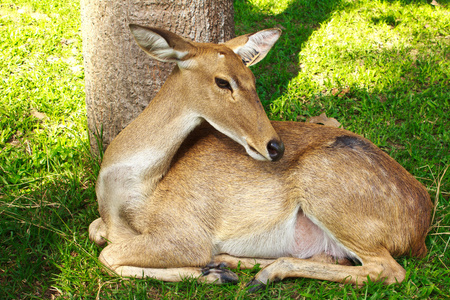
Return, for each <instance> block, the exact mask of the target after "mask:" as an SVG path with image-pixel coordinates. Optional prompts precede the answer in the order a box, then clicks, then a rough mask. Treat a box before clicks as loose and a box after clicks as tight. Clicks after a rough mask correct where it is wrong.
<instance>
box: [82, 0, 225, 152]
mask: <svg viewBox="0 0 450 300" xmlns="http://www.w3.org/2000/svg"><path fill="white" fill-rule="evenodd" d="M233 17H234V10H233V1H232V0H192V1H190V0H128V1H119V0H116V1H112V0H81V31H82V37H83V54H84V65H85V82H86V83H85V85H86V87H85V89H86V106H87V117H88V127H89V132H90V133H89V135H90V140H91V149H92V151H93V152H94V153H97V154H98V153H99V147H98V146H99V144H98V141H102V142H103V145H102V147H103V150H105V149H106V147H107V145H109V143H110V142H111V141H112V139H113V138H114V137H115V136H116V135H117V134H118V133H119V132H120V131H121V130H122V129H123V128H125V126H127V125H128V124H129V123H130V122H131V121H132V120H133V119H134V118H136V117H137V116H138V115H139V114H140V113H141V112H142V110H144V108H145V107H146V106H147V105H148V103H149V102H150V100H151V99H152V98H153V97H154V96H155V95H156V93H157V92H158V91H159V89H160V88H161V86H162V84H163V83H164V82H165V80H166V78H167V76H168V75H169V74H170V72H171V70H172V68H173V65H171V64H169V63H160V62H157V61H155V60H152V59H150V57H149V56H147V55H146V54H145V53H144V51H142V50H141V49H140V48H139V47H138V46H137V44H136V43H135V41H134V39H133V37H132V36H131V34H130V30H129V29H128V24H129V23H135V24H139V25H144V26H153V27H159V28H164V29H167V30H170V31H172V32H175V33H177V34H179V35H181V36H183V37H186V38H190V39H192V40H195V41H197V42H215V43H217V42H223V41H226V40H228V39H230V38H233V37H234V20H233ZM101 130H102V131H103V137H102V138H100V139H98V136H97V137H96V136H95V135H94V134H95V133H100V131H101Z"/></svg>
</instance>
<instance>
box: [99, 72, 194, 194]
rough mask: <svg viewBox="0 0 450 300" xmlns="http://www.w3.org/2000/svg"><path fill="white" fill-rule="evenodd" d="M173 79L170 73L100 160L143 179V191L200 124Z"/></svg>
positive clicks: (150, 185)
mask: <svg viewBox="0 0 450 300" xmlns="http://www.w3.org/2000/svg"><path fill="white" fill-rule="evenodd" d="M176 75H177V74H175V76H176ZM178 75H179V74H178ZM174 79H176V78H174V74H172V75H171V76H170V77H169V79H168V80H167V81H166V84H165V85H164V86H163V88H162V89H161V91H160V92H159V93H158V94H157V96H156V97H155V98H154V99H153V100H152V101H151V102H150V104H149V106H148V107H147V108H146V109H145V110H144V111H143V112H142V113H141V114H140V115H139V116H138V117H137V118H136V119H135V120H134V121H133V122H132V123H131V124H130V125H128V126H127V127H126V128H125V129H124V130H123V131H122V132H121V133H120V134H119V135H118V136H117V137H116V138H115V139H114V141H113V142H112V143H111V145H110V146H109V147H108V149H107V151H106V153H105V157H104V160H103V165H102V168H105V167H106V168H107V167H109V166H119V165H120V166H125V167H126V168H127V169H132V170H133V171H132V173H133V175H134V176H138V177H141V178H142V177H144V178H145V182H147V183H148V184H149V186H148V187H147V188H146V189H147V191H148V190H152V189H153V187H154V185H156V183H157V182H158V181H159V180H160V179H161V177H162V176H164V174H165V173H166V172H167V170H168V169H169V167H170V163H171V161H172V158H173V157H174V155H175V153H176V152H177V150H178V149H179V147H180V145H181V143H182V142H183V141H184V140H185V139H186V137H187V136H188V135H189V133H190V132H191V131H192V130H193V129H194V128H195V127H196V126H197V125H199V123H200V122H201V119H200V118H199V117H198V116H197V115H196V114H195V113H194V112H193V111H191V110H189V109H188V108H187V105H184V103H185V102H186V97H188V95H185V94H184V93H183V86H182V85H180V84H177V81H176V80H174ZM184 88H185V87H184ZM144 178H142V179H144Z"/></svg>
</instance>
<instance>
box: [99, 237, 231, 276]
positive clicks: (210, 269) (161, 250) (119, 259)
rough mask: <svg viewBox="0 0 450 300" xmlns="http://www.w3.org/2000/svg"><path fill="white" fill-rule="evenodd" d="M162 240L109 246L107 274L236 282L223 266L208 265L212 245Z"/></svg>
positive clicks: (139, 239)
mask: <svg viewBox="0 0 450 300" xmlns="http://www.w3.org/2000/svg"><path fill="white" fill-rule="evenodd" d="M188 241H189V242H186V239H184V238H172V239H171V238H170V237H165V238H158V237H157V236H156V237H155V236H152V235H150V234H141V235H136V236H134V237H133V238H130V239H127V240H125V241H122V242H119V243H112V244H109V245H108V246H107V247H105V249H103V251H102V252H101V253H100V257H99V260H100V261H101V262H102V263H103V265H105V267H106V268H107V271H108V272H109V273H111V274H116V275H119V276H124V277H137V278H143V277H151V278H154V279H158V280H163V281H172V282H173V281H181V280H183V278H191V277H192V278H198V279H199V281H202V282H207V283H218V284H221V283H235V282H237V281H238V277H237V275H236V274H234V273H233V272H231V271H229V270H227V269H224V268H223V267H222V266H208V263H209V262H210V261H211V257H212V254H211V248H212V247H211V246H210V245H209V244H208V243H207V242H205V241H202V240H201V239H199V240H195V241H192V239H191V240H188Z"/></svg>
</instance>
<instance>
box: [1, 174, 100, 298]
mask: <svg viewBox="0 0 450 300" xmlns="http://www.w3.org/2000/svg"><path fill="white" fill-rule="evenodd" d="M94 197H95V196H94V188H93V187H87V188H86V187H85V186H84V185H83V184H82V183H81V182H80V178H78V176H76V175H75V176H74V175H70V176H64V175H62V176H58V178H57V179H56V180H55V181H48V182H47V183H45V184H41V185H40V186H39V187H38V188H36V190H34V191H32V192H30V193H29V194H25V195H23V196H19V197H15V199H13V196H4V197H3V198H2V199H1V200H2V201H1V202H0V237H1V239H0V295H2V297H5V298H6V299H18V298H20V299H22V298H28V297H30V295H33V296H34V297H38V298H40V297H42V298H52V297H53V296H57V295H58V294H59V292H58V291H57V289H55V288H53V286H54V285H55V279H56V277H58V274H59V273H60V272H61V270H64V269H68V270H70V266H69V261H70V260H76V257H77V256H78V255H79V253H80V252H81V250H80V249H79V248H80V247H79V245H80V244H86V243H87V242H88V234H87V226H89V222H90V221H91V220H92V219H93V218H94V216H95V215H96V214H97V205H96V203H94V202H93V201H92V199H94ZM8 198H9V199H8ZM5 298H3V299H5Z"/></svg>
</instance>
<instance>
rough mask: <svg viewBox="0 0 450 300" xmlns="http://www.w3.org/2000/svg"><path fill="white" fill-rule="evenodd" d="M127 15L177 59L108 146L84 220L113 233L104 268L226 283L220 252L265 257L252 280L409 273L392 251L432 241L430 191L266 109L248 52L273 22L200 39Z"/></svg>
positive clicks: (391, 277)
mask: <svg viewBox="0 0 450 300" xmlns="http://www.w3.org/2000/svg"><path fill="white" fill-rule="evenodd" d="M130 28H131V32H132V34H133V35H134V37H135V39H136V41H137V43H138V44H139V46H140V47H141V48H142V49H143V50H144V51H145V52H147V53H148V54H149V55H150V56H152V57H153V58H155V59H157V60H160V61H172V62H176V67H175V68H174V70H173V72H172V74H171V75H170V76H169V78H168V79H167V81H166V83H165V84H164V86H163V87H162V89H161V90H160V92H159V93H158V94H157V96H156V97H155V98H154V99H153V100H152V101H151V102H150V104H149V106H148V107H147V108H146V109H145V110H144V111H143V113H142V114H141V115H139V117H138V118H137V119H136V120H134V121H133V122H132V123H131V124H130V125H129V126H127V127H126V128H125V129H124V130H123V131H122V132H121V133H120V134H119V135H118V136H117V137H116V138H115V139H114V140H113V142H112V143H111V145H110V146H109V147H108V148H107V150H106V152H105V155H104V159H103V163H102V166H101V171H100V174H99V177H98V182H97V186H96V192H97V197H98V204H99V211H100V216H101V218H99V219H97V220H95V221H94V222H92V224H91V225H90V227H89V234H90V238H91V239H92V240H93V241H95V242H96V243H97V244H99V245H102V244H104V243H105V242H106V241H107V242H108V246H106V247H105V248H104V249H103V251H102V252H101V254H100V257H99V259H100V261H101V262H102V263H103V264H104V265H105V266H106V267H107V268H108V270H110V272H112V273H115V274H118V275H122V276H127V277H128V276H130V277H153V278H157V279H160V280H164V281H180V280H182V279H183V278H185V277H198V278H199V280H201V281H203V282H211V283H212V282H215V283H225V282H235V281H237V279H238V278H237V276H236V275H235V274H234V273H233V272H231V271H230V270H228V269H226V268H224V267H223V266H228V267H230V268H235V267H236V266H237V265H238V263H239V262H240V266H241V268H251V267H253V265H254V264H256V263H258V264H260V266H261V267H262V269H261V271H260V272H259V273H257V274H256V276H255V278H254V280H252V282H251V284H252V285H254V286H255V287H258V286H259V287H260V286H263V285H264V284H267V283H268V282H271V281H274V280H279V279H283V278H285V277H308V278H316V279H322V280H331V281H336V282H347V283H353V284H358V285H360V284H362V283H364V282H365V281H367V280H368V278H370V279H371V280H373V281H376V280H383V281H384V282H385V283H387V284H391V283H395V282H401V281H402V280H403V279H404V277H405V270H404V269H403V267H402V266H400V265H399V264H398V263H397V262H396V261H395V260H394V258H393V257H396V256H402V255H412V256H418V257H421V256H423V255H425V254H426V251H427V248H426V246H425V237H426V234H427V231H428V227H429V223H430V212H431V208H432V203H431V201H430V198H429V195H428V193H427V191H426V189H425V188H424V187H423V186H422V185H421V184H420V183H419V182H418V181H417V180H416V179H415V178H414V177H413V176H412V175H410V174H409V173H408V172H407V171H406V170H405V169H403V168H402V167H401V166H400V165H399V164H398V163H397V162H395V161H394V160H393V159H392V158H390V157H389V156H388V155H387V154H385V153H384V152H383V151H381V150H380V149H379V148H377V147H376V146H375V145H374V144H372V143H371V142H370V141H368V140H366V139H365V138H363V137H361V136H359V135H356V134H354V133H351V132H349V131H346V130H343V129H338V128H331V127H326V126H320V125H314V124H304V123H295V122H270V121H269V120H268V118H267V116H266V114H265V112H264V110H263V107H262V105H261V103H260V100H259V98H258V96H257V93H256V90H255V78H254V76H253V74H252V72H251V71H250V69H249V68H248V66H251V65H253V64H256V63H257V62H259V61H260V60H261V59H263V58H264V57H265V56H266V54H267V52H268V51H269V50H270V48H271V47H272V46H273V44H274V43H275V42H276V40H277V39H278V37H279V36H280V34H281V32H280V30H278V29H269V30H264V31H260V32H257V33H255V34H251V35H244V36H240V37H237V38H235V39H232V40H230V41H228V42H226V43H224V44H207V43H196V42H191V41H187V40H185V39H183V38H181V37H179V36H177V35H175V34H173V33H171V32H168V31H165V30H162V29H156V28H146V27H142V26H138V25H130ZM200 124H203V125H202V126H199V125H200ZM282 141H283V142H284V144H283V142H282ZM284 145H285V146H286V153H284V147H285V146H284ZM283 154H284V156H283ZM346 259H351V260H353V261H356V262H359V265H356V266H354V265H348V264H347V263H346ZM336 261H337V262H341V264H337V263H335V262H336Z"/></svg>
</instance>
